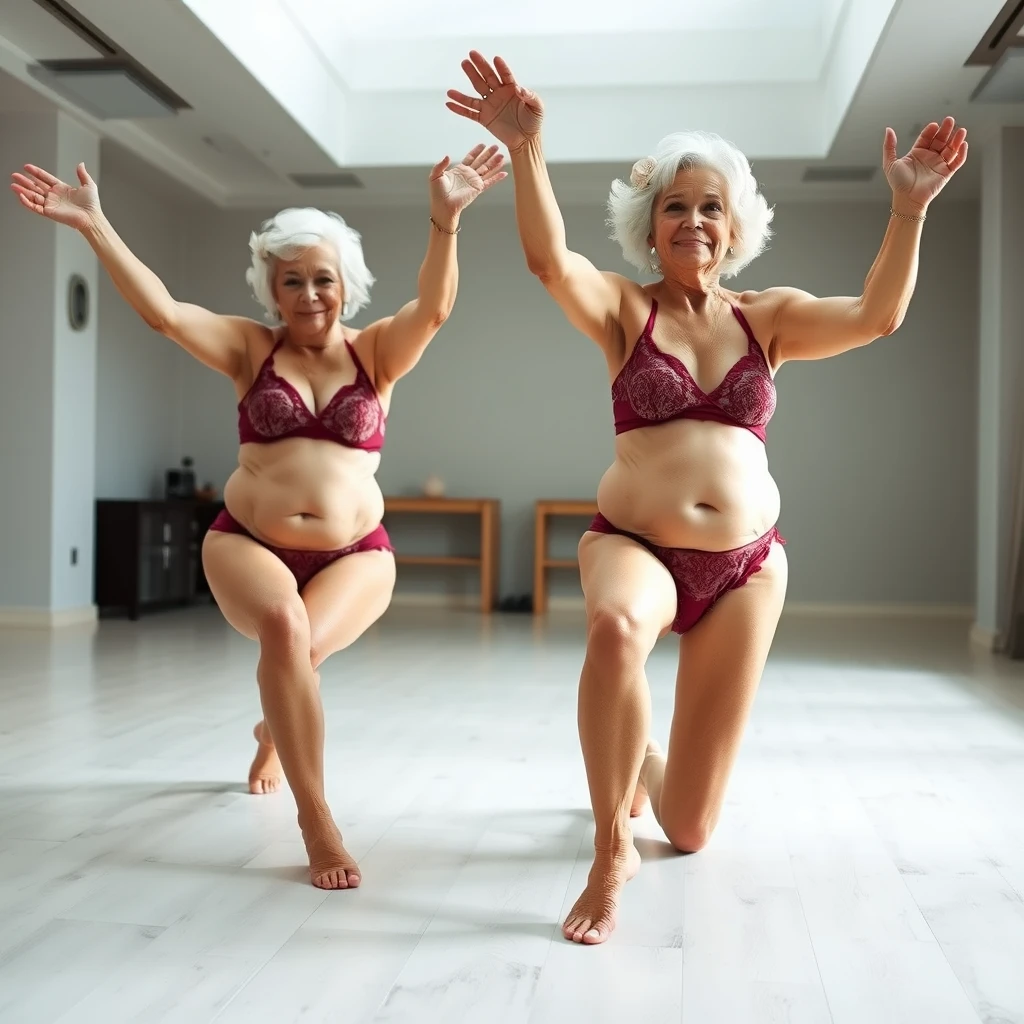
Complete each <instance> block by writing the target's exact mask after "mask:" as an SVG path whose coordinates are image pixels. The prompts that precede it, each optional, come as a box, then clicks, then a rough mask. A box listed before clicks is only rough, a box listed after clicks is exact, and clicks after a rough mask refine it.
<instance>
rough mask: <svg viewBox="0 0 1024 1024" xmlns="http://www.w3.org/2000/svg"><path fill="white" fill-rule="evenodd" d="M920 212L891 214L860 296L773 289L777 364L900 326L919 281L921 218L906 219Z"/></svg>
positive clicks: (833, 351) (829, 352)
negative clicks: (775, 301) (816, 296)
mask: <svg viewBox="0 0 1024 1024" xmlns="http://www.w3.org/2000/svg"><path fill="white" fill-rule="evenodd" d="M896 212H897V214H899V213H901V212H902V211H900V210H899V209H897V211H896ZM918 216H921V215H920V214H906V216H893V217H890V219H889V226H888V227H887V229H886V232H885V237H884V238H883V239H882V246H881V248H880V249H879V251H878V255H877V256H876V257H875V262H874V263H873V264H872V265H871V269H870V270H869V271H868V275H867V277H866V278H865V281H864V290H863V292H862V293H861V294H860V295H859V296H856V297H833V298H822V299H819V298H815V297H814V296H813V295H809V294H808V293H807V292H804V291H800V289H798V288H778V289H771V292H772V293H776V294H777V295H778V300H779V301H778V307H777V309H776V314H775V329H774V337H773V356H774V362H775V364H776V365H777V366H778V365H781V364H782V363H784V362H786V361H787V360H790V359H827V358H828V357H829V356H837V355H840V354H841V353H843V352H848V351H849V350H850V349H853V348H859V347H860V346H861V345H867V344H868V343H870V342H872V341H874V340H875V339H876V338H881V337H886V336H888V335H890V334H892V333H893V332H894V331H895V330H896V329H897V328H898V327H899V326H900V324H901V323H902V322H903V318H904V316H905V315H906V312H907V307H908V306H909V305H910V298H911V296H912V295H913V294H914V286H915V284H916V283H917V268H918V257H919V252H920V245H921V228H922V221H920V220H916V219H913V220H912V219H907V218H909V217H915V218H916V217H918Z"/></svg>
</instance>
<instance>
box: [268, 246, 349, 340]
mask: <svg viewBox="0 0 1024 1024" xmlns="http://www.w3.org/2000/svg"><path fill="white" fill-rule="evenodd" d="M274 299H275V301H276V302H277V308H278V310H279V311H280V313H281V319H282V320H283V321H284V322H285V323H286V324H287V325H288V330H289V332H290V333H292V334H295V335H300V336H301V335H307V336H308V335H313V334H323V333H325V332H326V331H328V330H330V328H331V327H332V326H333V325H334V324H336V323H337V322H338V320H339V319H340V318H341V310H342V304H343V303H344V301H345V286H344V284H343V283H342V280H341V269H340V267H339V266H338V255H337V253H336V252H335V251H334V249H333V247H332V246H330V245H326V244H323V243H321V244H320V245H315V246H313V247H312V248H309V249H305V250H303V252H301V253H300V254H299V255H298V256H297V257H296V258H295V259H292V260H282V259H279V260H277V261H276V262H275V265H274Z"/></svg>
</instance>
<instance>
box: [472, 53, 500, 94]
mask: <svg viewBox="0 0 1024 1024" xmlns="http://www.w3.org/2000/svg"><path fill="white" fill-rule="evenodd" d="M469 59H470V60H471V61H472V62H473V67H474V68H475V70H476V72H477V74H478V75H480V76H481V77H482V78H483V80H484V81H485V82H486V83H487V87H488V88H487V91H488V92H490V91H491V90H492V89H498V88H500V87H501V82H500V81H499V79H498V76H497V75H496V74H495V73H494V68H492V67H491V63H490V61H489V60H488V59H487V58H486V57H485V56H484V55H483V54H482V53H481V52H480V51H479V50H470V51H469Z"/></svg>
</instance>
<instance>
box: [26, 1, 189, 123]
mask: <svg viewBox="0 0 1024 1024" xmlns="http://www.w3.org/2000/svg"><path fill="white" fill-rule="evenodd" d="M35 2H36V4H38V6H39V7H41V8H42V9H43V10H45V11H47V12H48V13H49V14H51V15H52V16H53V17H54V18H55V19H56V20H57V21H59V22H61V24H63V25H66V26H67V27H68V28H70V29H71V31H72V32H74V33H75V34H76V35H77V36H79V37H80V38H81V39H84V40H85V41H86V42H87V43H88V44H89V45H90V46H92V47H93V49H95V50H97V51H99V52H100V53H101V54H103V56H102V57H96V58H93V59H85V60H41V61H39V62H38V63H37V64H31V65H29V68H28V71H29V74H31V75H32V77H33V78H35V79H36V81H38V82H40V83H41V84H43V85H45V86H46V87H47V88H48V89H51V90H52V91H53V92H55V93H57V94H58V95H59V96H63V97H64V99H66V100H68V101H69V102H71V103H73V104H74V105H75V106H76V107H80V108H81V109H82V110H84V111H86V112H87V113H89V114H92V116H93V117H96V118H99V119H100V120H102V121H109V120H115V119H131V118H147V117H171V116H173V115H174V114H176V113H177V112H178V111H179V110H187V109H189V105H188V103H186V102H185V101H184V100H183V99H182V98H181V97H180V96H178V95H176V94H175V93H174V92H172V91H171V90H170V89H168V88H167V86H166V85H164V84H163V82H161V81H160V80H159V79H157V78H156V77H155V76H153V75H151V74H150V73H149V72H148V71H147V70H146V69H145V68H144V67H142V65H141V64H139V62H138V61H137V60H135V59H134V58H133V57H131V55H129V54H127V53H125V51H124V50H122V49H121V47H119V46H118V45H117V44H116V43H115V42H114V41H113V40H112V39H110V38H109V37H108V36H106V35H104V34H103V33H102V32H101V31H100V30H99V29H98V28H97V27H96V26H95V25H93V24H92V23H91V22H90V21H88V19H86V18H84V17H83V16H82V15H81V14H79V13H78V11H76V10H75V9H74V8H73V7H72V6H71V5H70V4H69V3H67V2H66V0H35Z"/></svg>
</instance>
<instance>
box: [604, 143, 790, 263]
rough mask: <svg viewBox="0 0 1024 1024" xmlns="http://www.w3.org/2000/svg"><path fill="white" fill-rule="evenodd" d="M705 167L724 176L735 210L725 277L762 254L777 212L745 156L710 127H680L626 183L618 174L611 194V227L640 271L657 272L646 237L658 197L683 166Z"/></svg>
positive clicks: (638, 165)
mask: <svg viewBox="0 0 1024 1024" xmlns="http://www.w3.org/2000/svg"><path fill="white" fill-rule="evenodd" d="M695 167H705V168H708V169H709V170H712V171H715V172H716V173H718V174H720V175H721V176H722V178H724V179H725V192H726V194H725V201H726V202H727V203H728V204H729V212H730V213H731V214H732V223H733V239H732V252H731V253H726V256H725V258H724V259H723V260H722V276H723V277H732V276H733V275H734V274H738V273H739V272H740V271H741V270H742V269H743V268H744V267H745V266H746V265H747V264H748V263H750V262H751V261H752V260H753V259H755V258H756V257H757V256H759V255H760V254H761V253H762V252H763V251H764V249H765V247H766V246H767V244H768V239H769V238H770V237H771V229H770V228H769V226H768V225H769V224H770V223H771V219H772V216H773V211H772V210H771V208H770V207H769V206H768V203H767V201H766V200H765V198H764V196H763V195H761V193H760V192H758V190H757V181H756V180H755V178H754V176H753V174H751V172H750V164H749V163H748V161H747V158H746V157H745V156H744V155H743V154H742V153H741V152H740V150H738V149H737V148H736V147H735V146H734V145H733V144H732V143H731V142H726V140H725V139H723V138H722V137H721V136H719V135H713V134H712V133H710V132H676V133H674V134H672V135H666V136H665V138H663V139H662V140H661V142H659V143H658V147H657V149H655V151H654V155H653V156H647V157H644V158H643V159H642V160H638V161H637V162H636V163H635V164H634V165H633V170H632V173H631V174H630V180H629V181H628V182H625V181H620V180H618V179H616V180H615V181H613V182H612V188H611V193H610V194H609V196H608V221H607V223H608V226H609V227H610V228H611V236H612V238H614V239H615V241H616V242H618V243H619V245H620V246H622V255H623V256H625V258H626V260H627V261H628V262H630V263H632V264H633V266H634V267H636V268H637V269H638V270H643V271H647V272H657V270H658V267H657V264H656V263H655V261H654V259H653V257H652V255H651V246H650V243H649V242H648V241H647V239H648V238H649V237H650V235H651V227H652V223H651V222H652V218H653V212H654V201H655V199H657V197H658V195H659V193H661V192H662V191H663V190H664V189H665V188H666V187H667V186H668V185H669V184H670V183H671V182H672V180H673V179H674V178H675V176H676V173H677V172H678V171H680V170H691V169H693V168H695Z"/></svg>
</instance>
